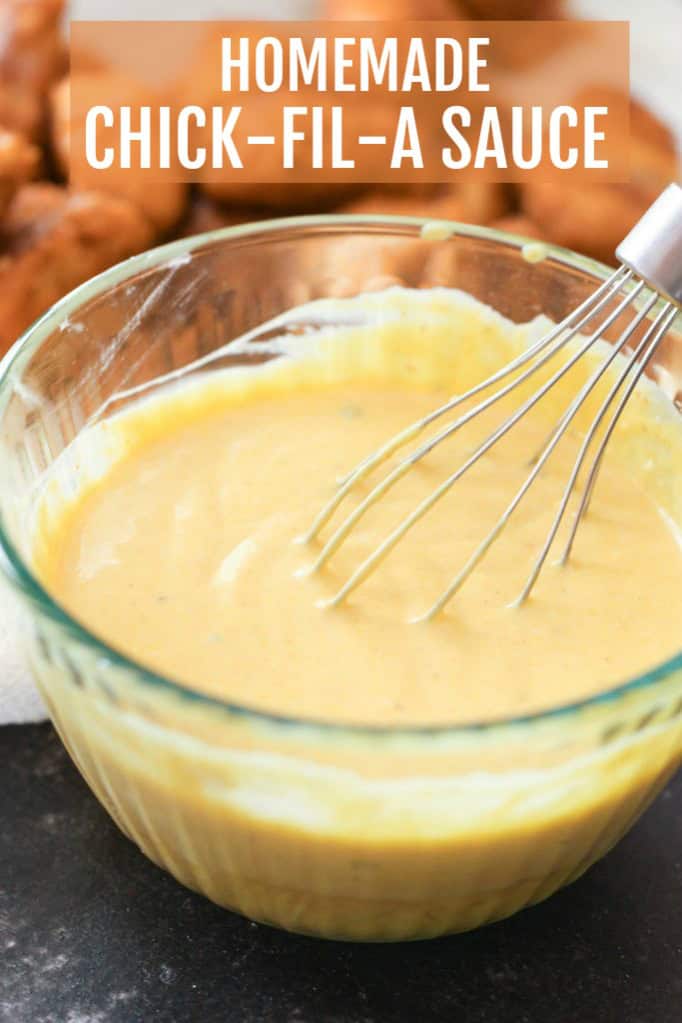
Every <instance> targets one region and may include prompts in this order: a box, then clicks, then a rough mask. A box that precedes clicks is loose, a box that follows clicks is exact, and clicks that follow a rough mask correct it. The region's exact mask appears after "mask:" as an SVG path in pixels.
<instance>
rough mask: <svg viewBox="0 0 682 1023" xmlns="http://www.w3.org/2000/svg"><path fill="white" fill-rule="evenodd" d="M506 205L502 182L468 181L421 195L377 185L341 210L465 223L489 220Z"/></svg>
mask: <svg viewBox="0 0 682 1023" xmlns="http://www.w3.org/2000/svg"><path fill="white" fill-rule="evenodd" d="M507 209H508V202H507V192H506V189H505V187H504V186H503V185H498V184H493V183H486V182H481V183H480V184H478V183H476V182H467V183H465V184H462V185H444V186H440V187H439V186H436V187H435V189H432V190H431V191H429V192H428V193H426V194H424V195H406V194H405V193H404V192H401V191H399V190H397V189H396V188H395V187H393V188H391V186H389V185H386V186H384V187H383V188H376V189H373V190H372V191H371V192H369V193H368V194H367V195H365V196H362V197H361V198H360V199H357V200H356V201H354V202H350V203H347V204H346V206H344V207H343V209H342V210H341V212H343V213H367V214H372V213H377V214H383V213H388V214H393V215H395V216H403V217H432V218H433V219H434V220H460V221H462V222H464V223H468V224H489V223H490V222H491V220H494V219H495V218H496V217H501V216H502V215H503V214H504V213H506V211H507Z"/></svg>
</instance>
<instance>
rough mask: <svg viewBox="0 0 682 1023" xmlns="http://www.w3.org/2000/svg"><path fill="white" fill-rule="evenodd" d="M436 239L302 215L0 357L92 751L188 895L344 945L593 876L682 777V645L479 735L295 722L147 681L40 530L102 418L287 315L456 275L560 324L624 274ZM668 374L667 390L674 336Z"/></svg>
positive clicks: (28, 495) (36, 636)
mask: <svg viewBox="0 0 682 1023" xmlns="http://www.w3.org/2000/svg"><path fill="white" fill-rule="evenodd" d="M422 227H423V222H422V221H419V220H416V219H405V218H387V217H386V218H372V217H308V218H302V219H301V218H299V219H294V220H280V221H273V222H269V223H260V224H253V225H247V226H243V227H237V228H230V229H227V230H223V231H217V232H214V233H212V234H208V235H203V236H200V237H195V238H189V239H184V240H182V241H178V242H174V243H172V244H171V245H167V246H165V247H163V248H160V249H156V250H154V251H152V252H148V253H145V254H143V255H141V256H138V257H136V258H134V259H131V260H129V261H128V262H126V263H123V264H121V265H119V266H116V267H114V268H113V269H111V270H109V271H107V272H106V273H104V274H102V275H101V276H99V277H97V278H95V279H94V280H92V281H90V282H89V283H87V284H85V285H83V286H82V287H81V288H79V289H77V290H76V291H74V292H73V293H72V294H71V295H69V296H67V297H66V298H65V299H63V300H62V301H61V302H59V303H58V304H57V305H56V306H55V307H54V308H53V309H52V310H50V312H49V313H47V314H46V315H45V316H44V317H43V318H42V319H41V320H40V321H39V322H37V323H36V324H35V325H34V326H33V327H32V328H31V329H30V330H29V331H28V332H27V333H26V335H25V336H24V337H23V338H22V339H21V340H20V341H19V342H18V343H17V344H16V345H15V347H14V348H13V349H12V351H11V352H10V353H9V354H8V356H7V357H6V358H5V360H4V362H3V364H2V367H1V369H0V446H1V447H0V452H1V453H0V466H1V472H2V486H1V487H0V550H1V552H2V556H1V557H0V561H1V562H2V565H3V568H4V574H5V575H6V577H7V579H8V580H9V584H10V586H11V587H12V589H13V590H14V592H15V593H16V595H17V598H18V600H19V601H20V603H21V604H22V606H23V607H24V608H25V610H26V612H27V619H28V623H29V625H28V629H27V646H28V655H29V658H30V663H31V665H32V668H33V671H34V673H35V677H36V679H37V681H38V684H39V686H40V690H41V692H42V694H43V696H44V699H45V702H46V704H47V706H48V708H49V711H50V714H51V716H52V720H53V722H54V724H55V727H56V729H57V730H58V732H59V734H60V736H61V738H62V740H63V742H64V744H65V746H66V747H67V749H68V750H69V752H70V754H71V756H72V757H73V760H74V762H75V763H76V765H77V766H78V768H79V769H80V771H81V772H82V774H83V776H84V778H85V779H86V781H87V782H88V784H89V785H90V787H91V788H92V790H93V792H94V793H95V794H96V796H97V797H98V799H99V800H100V801H101V802H102V803H103V804H104V806H105V807H106V808H107V810H108V811H109V813H110V814H111V816H112V817H113V819H114V820H115V821H116V823H117V824H118V825H119V827H120V828H121V829H122V831H123V832H124V833H125V834H126V835H128V836H129V837H130V838H131V839H132V840H133V841H134V842H136V843H137V844H138V846H139V847H140V848H141V849H142V850H143V851H144V852H145V853H146V854H147V856H149V857H150V858H151V859H152V860H153V861H154V862H155V863H157V864H159V865H160V866H162V867H164V868H165V869H166V870H168V871H170V873H171V874H173V876H174V877H176V878H177V879H178V880H179V881H181V882H182V883H183V884H185V885H187V886H188V887H189V888H192V889H195V890H196V891H199V892H202V893H203V894H205V895H206V896H208V897H209V898H210V899H213V900H214V901H215V902H217V903H219V904H220V905H222V906H226V907H228V908H230V909H232V910H236V911H237V912H239V913H243V914H244V915H246V916H248V917H251V918H253V919H255V920H259V921H263V922H266V923H269V924H273V925H277V926H279V927H283V928H287V929H289V930H292V931H298V932H302V933H307V934H315V935H320V936H324V937H328V938H341V939H350V940H374V941H376V940H401V939H414V938H427V937H432V936H435V935H440V934H444V933H447V932H452V931H458V930H466V929H469V928H473V927H477V926H479V925H481V924H484V923H487V922H489V921H492V920H496V919H499V918H501V917H505V916H508V915H509V914H511V913H514V912H515V911H517V910H519V909H521V908H522V907H524V906H527V905H530V904H532V903H535V902H538V901H539V900H541V899H544V898H546V897H547V896H548V895H550V894H551V893H552V892H554V891H555V890H556V889H557V888H559V887H561V886H562V885H565V884H568V883H569V882H571V881H573V880H574V879H575V878H577V877H579V875H580V874H582V873H583V871H585V870H586V869H587V868H588V867H589V866H590V864H592V863H593V862H594V861H595V860H597V859H598V858H599V857H601V856H603V855H604V853H606V852H607V851H608V850H609V849H610V848H611V846H613V844H614V843H615V842H616V841H617V840H618V839H619V838H620V837H621V836H622V835H623V834H624V832H625V831H626V830H627V829H628V828H629V827H630V826H631V824H632V823H633V821H635V820H636V819H637V817H638V816H639V815H640V814H641V813H642V811H643V810H644V808H645V807H646V806H647V804H648V803H649V802H650V801H651V800H652V799H653V798H654V796H655V795H656V793H657V792H658V791H659V789H660V788H661V786H663V785H664V784H665V782H666V781H667V779H668V778H669V777H670V775H671V774H672V773H673V772H674V771H675V769H676V768H677V766H678V765H679V762H680V758H681V757H682V655H678V656H676V657H674V658H673V659H671V660H668V661H667V662H666V663H664V664H659V665H655V666H652V669H651V671H650V672H648V673H647V674H646V675H644V676H642V677H638V678H633V679H624V680H622V683H621V684H620V685H618V686H617V687H615V688H614V689H612V690H610V691H609V692H606V693H603V694H600V695H599V696H596V697H594V698H592V699H587V700H584V701H582V702H579V703H575V704H573V705H570V706H563V707H559V708H555V709H552V710H551V711H548V712H544V713H538V714H533V715H529V716H526V717H522V718H515V719H506V720H498V721H486V722H481V723H479V724H477V725H472V726H466V727H430V728H424V727H421V728H412V729H410V728H402V727H401V728H393V727H371V728H370V727H350V726H346V725H340V724H338V723H335V722H333V721H312V720H307V719H306V718H305V717H303V716H302V717H301V718H300V719H299V720H294V719H290V718H284V717H280V716H277V715H274V714H272V715H270V714H266V713H260V712H257V711H255V710H253V709H251V708H249V706H248V705H246V704H244V705H235V704H233V703H226V702H222V701H221V700H219V699H215V698H210V697H207V696H205V695H202V694H200V693H199V692H197V691H195V690H193V689H192V688H190V687H188V686H186V685H183V684H181V683H180V682H178V681H176V680H173V679H170V678H164V677H161V676H159V675H158V674H154V673H153V672H150V671H148V670H146V669H145V668H144V667H142V666H141V665H139V664H137V663H135V662H134V661H132V660H131V659H130V658H128V657H126V656H125V655H124V654H123V653H122V652H120V651H119V650H116V649H113V648H111V647H110V646H108V645H107V644H106V643H103V642H102V641H101V640H99V639H98V638H97V637H96V636H95V635H92V634H91V633H90V632H88V630H87V629H86V628H84V627H83V626H82V625H80V624H78V623H77V622H76V621H74V620H73V619H72V618H71V617H70V616H69V615H68V614H67V613H66V612H65V611H64V610H63V609H62V608H61V607H60V606H59V605H58V603H57V602H55V600H53V599H52V598H51V597H50V596H49V595H48V594H47V593H46V592H45V590H44V589H43V587H42V586H41V584H40V582H39V580H38V579H37V578H36V576H35V574H34V572H33V569H32V556H31V530H30V522H31V517H32V512H33V510H34V509H35V505H36V501H37V499H38V496H39V495H40V490H41V485H42V482H43V481H44V480H45V477H46V474H48V473H50V472H53V471H55V470H57V471H59V467H60V465H61V463H57V460H58V459H59V457H60V454H61V453H62V452H63V451H64V449H65V448H66V447H67V445H69V443H70V442H71V441H72V440H73V438H74V437H75V436H76V435H78V434H79V432H80V431H81V430H82V429H83V427H84V425H85V424H86V423H93V422H95V421H97V420H99V419H102V418H104V417H106V416H109V415H111V414H113V413H114V412H116V411H118V410H119V409H120V408H121V407H123V406H124V405H125V404H126V403H127V402H129V401H131V400H134V398H135V390H136V388H139V387H141V386H142V387H143V386H144V385H152V384H153V381H155V380H156V379H157V378H158V377H160V376H161V375H163V374H166V373H168V372H169V371H172V370H176V369H178V368H180V367H183V366H185V365H187V364H188V363H190V362H193V361H194V360H196V359H198V358H201V357H202V356H205V355H208V354H209V353H211V352H214V351H215V350H216V349H218V348H223V347H224V348H225V351H224V353H223V354H222V356H221V357H220V359H219V360H218V362H217V363H216V362H214V363H213V365H214V366H215V365H220V366H221V367H228V366H230V365H244V364H245V363H246V364H248V363H257V362H260V361H262V360H264V359H267V358H270V357H273V356H272V354H271V352H270V354H269V353H268V348H267V346H263V345H260V346H259V338H260V340H261V341H262V340H263V337H264V336H266V335H264V334H263V333H262V332H260V333H259V331H258V328H259V326H260V325H261V324H263V323H264V322H265V321H267V320H269V319H270V318H271V317H273V316H276V315H277V314H279V313H281V312H283V311H285V310H287V309H289V308H290V307H291V306H293V305H297V304H299V303H301V302H303V301H306V300H308V299H312V298H317V297H324V296H330V295H334V296H341V295H352V294H356V293H358V292H360V291H363V290H366V289H376V288H380V287H384V286H386V285H387V284H389V283H396V282H400V283H403V284H406V285H408V286H412V287H427V286H431V285H434V284H443V285H449V286H454V287H459V288H462V289H464V290H466V291H469V292H471V293H472V294H473V295H474V296H476V297H477V298H479V299H481V300H482V301H483V302H486V303H488V304H490V305H492V306H493V307H495V308H496V309H498V310H499V311H500V312H501V313H503V314H504V315H506V316H509V317H511V318H512V319H515V320H519V321H526V320H528V319H530V318H531V317H533V316H535V315H536V314H537V313H540V312H544V313H546V314H547V315H549V316H551V317H552V318H553V319H559V318H561V317H562V316H564V315H565V314H566V313H567V312H568V311H569V310H571V309H572V308H574V307H575V306H576V305H578V304H579V303H580V302H582V301H583V300H584V299H585V297H586V296H587V295H588V293H590V292H591V291H592V290H593V289H594V288H595V287H596V286H597V285H598V284H599V283H600V282H601V280H603V279H604V277H605V276H606V275H607V274H608V270H607V269H606V268H605V267H603V266H600V265H598V264H595V263H593V262H591V261H588V260H586V259H584V258H581V257H579V256H576V255H574V254H572V253H569V252H566V251H564V250H560V249H555V248H549V249H548V252H547V256H546V258H545V259H544V260H543V261H541V262H537V263H532V262H529V261H527V260H526V259H524V256H523V249H522V246H523V239H518V238H513V237H511V236H508V235H503V234H501V233H499V232H496V231H492V230H487V229H482V228H475V227H470V226H466V225H451V230H452V232H453V234H452V236H450V237H446V235H447V234H448V232H447V231H442V232H441V231H439V230H435V231H433V230H431V231H428V232H426V237H422V234H421V228H422ZM606 312H608V310H606ZM249 331H253V337H252V340H251V341H250V342H249V343H248V344H241V345H239V346H238V347H236V348H235V349H234V350H233V351H232V350H231V345H230V342H232V341H233V340H234V339H235V338H239V337H243V335H244V334H246V333H247V332H249ZM300 343H301V344H305V335H304V334H302V335H301V337H300ZM660 362H661V363H662V364H663V366H664V367H665V369H664V371H663V372H664V376H665V379H666V381H667V385H668V386H672V387H673V390H674V389H675V388H677V387H678V386H679V382H680V380H681V379H682V371H681V366H682V347H681V346H680V342H679V340H678V339H676V338H675V337H671V338H670V339H669V341H668V342H667V344H666V347H665V349H664V350H663V351H662V353H661V357H660ZM671 381H673V383H672V385H671ZM681 524H682V523H681ZM645 596H646V595H644V594H643V597H645ZM635 618H636V609H635V608H633V621H634V620H635ZM226 671H229V664H228V665H226Z"/></svg>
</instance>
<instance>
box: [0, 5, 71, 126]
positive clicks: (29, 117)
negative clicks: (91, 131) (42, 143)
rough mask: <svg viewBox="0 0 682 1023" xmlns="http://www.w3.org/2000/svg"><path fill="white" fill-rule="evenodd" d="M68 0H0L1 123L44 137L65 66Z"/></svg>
mask: <svg viewBox="0 0 682 1023" xmlns="http://www.w3.org/2000/svg"><path fill="white" fill-rule="evenodd" d="M64 7H65V3H64V0H1V2H0V124H2V125H4V126H5V127H7V128H12V129H14V130H15V131H20V132H22V133H23V134H24V135H26V136H27V138H29V139H32V140H38V139H40V138H42V136H43V134H44V129H45V126H46V100H47V93H48V90H49V88H50V86H51V85H52V83H53V82H54V81H55V79H57V78H58V77H59V76H60V75H62V74H63V73H64V70H65V68H66V44H65V42H64V38H63V35H62V30H61V19H62V16H63V14H64Z"/></svg>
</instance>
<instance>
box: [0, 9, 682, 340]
mask: <svg viewBox="0 0 682 1023" xmlns="http://www.w3.org/2000/svg"><path fill="white" fill-rule="evenodd" d="M605 2H606V0H600V3H601V5H602V8H603V4H604V3H605ZM628 2H629V0H628ZM314 4H315V0H309V3H308V7H309V8H310V9H309V10H308V8H306V12H305V13H304V14H302V12H301V10H300V5H299V7H296V4H295V3H294V5H293V6H292V9H291V13H290V16H293V17H295V16H297V15H298V16H311V15H312V14H315V15H316V16H318V17H321V18H328V19H336V20H338V19H349V20H390V21H394V22H395V23H396V31H399V28H398V26H399V23H400V22H401V21H405V20H420V19H438V20H452V19H469V20H472V19H486V18H487V19H553V18H565V17H569V16H570V9H567V8H566V7H565V6H564V4H563V3H562V0H319V2H318V3H317V5H316V6H313V5H314ZM74 5H75V8H76V13H77V14H78V15H79V16H81V17H83V16H86V15H92V14H99V16H104V17H106V16H107V14H112V13H114V11H112V3H111V0H74ZM107 5H108V6H107ZM586 5H588V0H583V3H582V7H583V8H585V7H586ZM249 6H250V5H249ZM270 7H271V8H272V7H273V5H272V4H270ZM66 8H67V5H66V0H2V2H1V3H0V351H1V350H4V349H5V348H6V347H7V346H8V345H9V344H11V342H12V341H13V340H14V339H15V338H16V337H17V336H18V335H19V333H20V332H21V331H22V330H23V329H24V328H25V327H26V326H28V325H29V324H30V323H31V322H32V321H33V320H34V319H35V318H36V317H37V316H39V315H40V314H41V313H42V312H44V310H45V309H46V308H47V307H48V306H49V305H50V304H51V303H52V302H54V301H55V300H56V299H57V298H59V297H60V296H61V295H63V294H65V293H66V292H67V291H69V290H71V288H73V287H74V286H75V285H77V284H79V283H80V282H82V281H83V280H85V279H87V278H88V277H91V276H92V275H94V274H95V273H98V272H99V271H101V270H104V269H106V267H108V266H109V265H111V264H112V263H114V262H117V261H118V260H120V259H123V258H125V257H126V256H129V255H131V254H133V253H135V252H138V251H140V250H142V249H144V248H146V247H148V246H150V245H152V244H154V243H156V242H159V241H162V240H165V239H168V238H173V237H176V236H179V235H187V234H193V233H197V232H201V231H207V230H212V229H214V228H217V227H221V226H227V225H232V224H239V223H244V222H246V221H250V220H257V219H260V218H263V217H269V216H273V215H275V216H283V215H287V214H293V213H299V212H315V211H322V210H325V211H330V210H331V211H337V210H338V211H339V212H351V213H380V214H384V213H396V214H406V215H416V216H428V217H434V218H437V219H439V220H442V219H452V220H459V221H465V222H469V223H475V224H486V225H493V226H495V227H499V228H501V229H502V230H507V231H511V232H512V233H515V234H520V235H523V236H526V237H532V238H541V239H545V240H547V241H551V242H556V243H558V244H560V245H565V246H568V247H570V248H574V249H577V250H579V251H581V252H584V253H586V254H587V255H591V256H594V257H596V258H598V259H602V260H604V261H606V262H612V261H613V258H614V256H613V250H614V247H615V244H616V243H617V242H618V240H619V239H620V238H621V237H622V236H623V235H624V234H625V233H626V232H627V231H628V229H629V228H630V226H631V225H632V224H633V223H634V222H635V221H636V220H637V219H638V217H639V216H640V215H641V213H642V212H643V210H644V209H645V208H646V206H648V205H649V203H650V202H651V200H652V199H653V198H654V197H655V195H656V194H657V193H658V192H659V191H661V189H662V188H663V187H664V186H665V184H667V182H668V181H670V180H672V179H674V178H676V177H677V176H678V174H679V164H678V156H677V151H676V144H675V139H674V137H673V134H672V133H671V131H670V130H669V128H668V127H667V126H666V125H665V124H663V123H662V122H661V121H660V120H659V119H658V118H657V117H656V116H655V115H654V114H653V113H652V112H651V111H650V110H648V109H646V108H645V107H644V106H643V105H642V104H641V103H639V102H637V101H633V102H632V105H631V111H632V142H631V146H630V159H631V180H630V182H629V183H628V184H623V185H607V184H601V185H589V186H588V185H575V184H574V185H569V184H564V183H561V184H554V183H552V184H549V183H548V184H533V185H526V186H522V187H521V186H508V185H499V184H486V183H481V184H477V183H472V182H469V183H466V184H460V185H436V186H425V185H412V186H407V187H405V186H401V187H399V188H398V187H395V186H385V185H384V186H378V185H375V186H372V185H360V184H358V185H357V186H356V185H352V184H351V185H350V186H348V185H344V186H338V187H337V186H329V185H326V184H325V185H322V186H320V187H318V188H316V187H313V186H311V185H291V184H290V183H288V182H286V181H281V183H279V184H278V177H277V166H275V167H274V168H273V169H271V170H270V171H268V173H267V175H264V176H268V177H269V178H270V179H271V183H270V184H269V185H268V186H267V187H262V186H256V187H254V186H253V185H248V184H247V185H243V186H237V185H234V184H229V183H221V182H217V183H211V184H206V185H201V186H193V187H192V188H189V187H187V186H185V185H179V184H175V183H172V182H171V183H163V184H160V185H158V186H155V187H154V188H153V189H150V188H149V187H148V186H147V185H146V183H145V182H143V181H142V180H140V179H136V177H135V175H134V173H133V172H126V173H125V174H124V175H121V176H120V177H119V178H117V179H115V180H110V181H108V182H107V191H106V193H105V192H81V191H78V190H74V189H70V188H69V187H68V185H67V184H66V179H67V177H68V159H69V148H70V139H71V136H72V133H73V132H74V130H75V129H76V128H77V127H78V126H77V125H76V124H75V123H74V117H73V115H72V112H71V107H70V88H69V81H68V78H67V77H66V67H67V59H66V47H65V42H64V39H65V35H64V19H65V17H66V16H67V15H68V13H69V10H67V9H66ZM95 8H97V10H95ZM134 8H135V9H134V10H132V11H131V12H130V17H143V16H145V12H144V11H143V10H142V9H140V5H139V4H137V3H136V4H135V5H134ZM219 8H220V9H219V10H218V9H217V8H216V5H215V4H213V6H211V5H210V4H209V6H208V7H207V9H206V11H205V12H203V13H206V14H207V15H208V16H213V17H218V16H220V17H226V16H227V12H226V10H225V5H224V4H220V5H219ZM602 8H600V9H599V11H597V12H596V13H595V17H604V16H605V14H604V10H603V9H602ZM274 9H275V10H276V12H277V14H278V15H279V16H286V15H287V14H288V13H289V12H288V9H287V10H284V5H283V4H281V3H275V4H274ZM115 13H116V15H117V16H118V17H124V16H125V15H126V11H125V10H122V9H121V5H120V3H116V4H115ZM149 13H150V14H151V15H156V16H158V11H157V10H156V9H155V10H154V11H153V12H149ZM200 13H202V12H201V11H198V10H195V9H194V7H193V9H192V11H191V16H192V17H196V16H198V15H199V14H200ZM163 14H164V16H166V17H171V16H183V15H184V16H185V17H187V15H188V10H187V4H186V0H172V2H169V3H168V5H167V7H166V6H164V11H163ZM234 15H235V16H241V17H248V16H252V17H257V16H263V12H262V11H261V10H260V8H259V9H252V10H250V11H249V10H245V9H244V6H243V5H242V7H241V8H239V9H237V8H235V11H234ZM612 16H613V15H612ZM681 28H682V26H681ZM206 69H207V60H206V55H205V51H203V52H202V51H201V49H200V50H199V51H198V52H197V53H196V54H195V55H194V58H193V60H192V61H191V63H190V66H188V67H187V69H186V73H183V75H182V76H181V80H180V82H178V83H176V84H175V87H174V98H176V99H179V100H182V99H183V95H184V96H185V97H189V99H190V101H191V102H195V103H196V102H210V96H211V92H212V90H214V88H215V85H214V83H213V81H212V79H209V77H208V76H207V70H206ZM100 74H110V72H104V71H101V70H97V69H93V71H92V74H91V75H90V76H89V78H88V80H87V82H85V83H84V82H81V85H83V84H84V85H85V86H86V87H87V88H89V89H92V92H93V96H96V93H97V87H98V81H99V79H98V75H100ZM183 83H184V84H183ZM117 88H119V91H120V93H121V95H122V96H124V95H134V94H135V92H136V90H137V89H138V88H139V86H138V84H137V83H136V82H135V81H133V80H131V79H126V80H121V81H120V82H119V83H118V85H117ZM190 89H191V96H190ZM185 101H187V99H186V100H185ZM259 103H260V104H262V109H260V110H259V118H260V120H261V121H262V123H263V126H264V127H263V130H265V126H266V125H267V122H268V117H269V116H271V114H270V113H269V110H268V96H261V97H259ZM351 116H352V111H351ZM357 116H358V118H361V119H362V123H363V124H365V123H366V122H368V119H369V120H371V116H372V111H371V110H368V108H367V106H366V105H358V109H357ZM377 116H378V115H377ZM625 144H626V142H625V140H624V145H625ZM393 258H394V257H393V255H392V253H391V252H390V250H387V252H386V254H385V259H384V260H383V262H382V265H381V266H380V267H377V268H375V270H376V273H377V279H378V280H396V279H401V274H403V275H404V274H405V273H408V272H412V271H413V270H414V268H413V267H412V268H406V267H404V266H397V265H393V263H392V259H393ZM420 272H427V271H425V270H424V268H422V269H421V270H420ZM429 275H430V276H429ZM427 279H428V280H433V281H436V282H437V280H438V270H437V268H435V267H431V268H429V269H428V272H427Z"/></svg>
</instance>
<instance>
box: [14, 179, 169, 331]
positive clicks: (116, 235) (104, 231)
mask: <svg viewBox="0 0 682 1023" xmlns="http://www.w3.org/2000/svg"><path fill="white" fill-rule="evenodd" d="M152 239H153V230H152V227H151V225H150V223H149V221H147V220H146V218H145V217H144V216H143V214H142V213H141V212H140V211H139V210H138V208H137V207H136V206H134V205H133V204H132V203H130V202H128V201H127V200H125V199H118V198H114V197H113V196H108V195H102V194H100V193H96V192H90V193H88V192H81V193H78V192H76V193H69V192H68V191H67V190H66V189H65V188H62V187H61V186H59V185H53V184H50V183H48V182H40V183H36V184H29V185H24V186H23V188H20V189H19V191H18V192H17V194H16V195H15V197H14V199H13V201H12V203H11V204H10V206H9V209H8V210H7V213H6V215H5V219H4V222H3V224H2V228H1V230H0V351H4V350H5V349H6V348H7V347H9V345H10V344H11V343H12V342H13V341H14V340H15V339H16V338H17V337H18V336H19V334H20V333H21V332H22V331H23V330H24V329H25V328H26V327H27V326H28V325H29V324H30V323H32V322H33V320H35V319H36V317H38V316H40V315H41V313H43V312H45V310H46V309H48V308H49V307H50V306H51V305H52V304H53V303H54V302H56V301H57V299H58V298H61V297H62V295H65V294H66V293H67V292H68V291H70V290H71V289H72V288H74V287H75V286H76V285H77V284H81V283H82V282H83V281H85V280H87V279H88V278H89V277H92V276H94V275H95V274H97V273H99V272H100V271H102V270H105V269H106V268H107V267H109V266H111V265H112V264H114V263H117V262H119V261H120V260H121V259H124V258H126V257H127V256H131V255H133V254H134V253H135V252H139V251H141V250H143V249H145V248H146V247H147V246H148V245H149V244H150V242H151V241H152Z"/></svg>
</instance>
